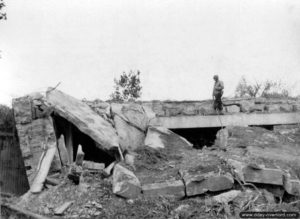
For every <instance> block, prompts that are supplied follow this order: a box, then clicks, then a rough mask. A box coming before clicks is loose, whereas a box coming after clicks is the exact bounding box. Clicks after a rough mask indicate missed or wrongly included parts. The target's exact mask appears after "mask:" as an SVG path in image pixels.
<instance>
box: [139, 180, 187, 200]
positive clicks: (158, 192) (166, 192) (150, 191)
mask: <svg viewBox="0 0 300 219" xmlns="http://www.w3.org/2000/svg"><path fill="white" fill-rule="evenodd" d="M142 190H143V194H144V196H146V197H159V196H168V197H175V198H183V197H184V196H185V191H184V190H185V187H184V184H183V182H182V181H181V180H173V181H165V182H160V183H151V184H146V185H143V186H142Z"/></svg>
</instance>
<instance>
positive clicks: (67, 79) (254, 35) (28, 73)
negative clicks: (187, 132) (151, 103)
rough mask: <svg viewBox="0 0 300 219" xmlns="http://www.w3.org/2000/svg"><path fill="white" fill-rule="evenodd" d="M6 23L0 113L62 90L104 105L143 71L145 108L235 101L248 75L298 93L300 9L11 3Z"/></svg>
mask: <svg viewBox="0 0 300 219" xmlns="http://www.w3.org/2000/svg"><path fill="white" fill-rule="evenodd" d="M6 4H7V6H6V12H7V17H8V20H7V21H0V50H1V53H0V54H1V59H0V74H1V78H0V80H1V84H0V103H5V104H10V102H11V99H12V98H15V97H18V96H22V95H25V94H27V93H31V92H34V91H44V90H45V89H46V88H47V87H48V86H55V85H56V84H57V83H58V82H61V85H60V86H59V89H61V90H62V91H64V92H67V93H69V94H70V95H73V96H75V97H77V98H80V99H81V98H84V97H85V98H87V99H95V98H100V99H103V100H106V99H108V97H109V94H110V93H111V92H112V90H113V79H114V78H115V77H118V76H119V75H120V74H121V73H122V72H123V71H129V70H130V69H133V70H136V69H139V70H140V71H141V80H142V86H143V94H142V99H144V100H151V99H160V100H165V99H171V100H184V99H185V100H197V99H198V100H201V99H208V98H211V92H212V86H213V79H212V77H213V75H214V74H219V76H220V78H221V80H223V81H224V83H225V94H224V95H225V96H233V95H234V90H235V87H236V85H237V83H238V81H239V79H240V78H241V76H242V75H245V76H246V77H247V78H248V79H249V80H252V81H254V80H256V81H263V80H266V79H272V80H282V81H283V82H284V83H286V84H287V85H288V86H289V87H290V88H291V91H292V92H293V94H299V93H300V1H298V0H281V1H279V0H276V1H275V0H272V1H270V0H223V1H218V0H202V1H201V0H188V1H187V0H126V1H125V0H107V1H100V0H88V1H82V0H81V1H77V0H61V1H57V0H55V1H53V0H31V1H23V0H13V1H6Z"/></svg>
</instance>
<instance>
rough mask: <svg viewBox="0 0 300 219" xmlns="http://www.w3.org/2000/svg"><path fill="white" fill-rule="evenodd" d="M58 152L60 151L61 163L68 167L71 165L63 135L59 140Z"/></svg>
mask: <svg viewBox="0 0 300 219" xmlns="http://www.w3.org/2000/svg"><path fill="white" fill-rule="evenodd" d="M58 150H59V154H60V157H59V158H60V159H61V162H62V164H63V165H64V166H67V165H68V164H69V158H68V157H69V155H68V151H67V148H66V145H65V138H64V136H63V135H61V136H60V138H59V139H58Z"/></svg>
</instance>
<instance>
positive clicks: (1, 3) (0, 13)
mask: <svg viewBox="0 0 300 219" xmlns="http://www.w3.org/2000/svg"><path fill="white" fill-rule="evenodd" d="M4 7H5V4H4V1H3V0H0V20H6V19H7V18H6V13H5V12H3V8H4Z"/></svg>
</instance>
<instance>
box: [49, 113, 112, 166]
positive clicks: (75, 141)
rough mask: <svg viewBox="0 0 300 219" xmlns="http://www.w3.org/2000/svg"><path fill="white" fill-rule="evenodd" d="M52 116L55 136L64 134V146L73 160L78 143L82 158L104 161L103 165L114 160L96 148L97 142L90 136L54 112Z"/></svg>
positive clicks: (98, 161) (58, 136)
mask: <svg viewBox="0 0 300 219" xmlns="http://www.w3.org/2000/svg"><path fill="white" fill-rule="evenodd" d="M52 118H53V121H54V127H55V134H56V137H57V138H58V139H59V138H60V136H61V135H63V136H64V139H65V145H66V148H67V150H68V152H69V154H72V158H73V161H75V158H76V153H77V149H78V146H79V145H81V146H82V151H83V152H84V160H88V161H93V162H97V163H104V164H105V166H107V165H109V164H110V163H112V162H113V161H115V158H114V157H113V156H111V155H110V154H108V153H107V152H105V151H103V150H101V149H100V148H98V147H97V146H96V144H97V143H96V142H95V141H94V140H93V139H92V138H91V137H90V136H88V135H86V134H84V133H83V132H81V131H80V130H79V129H78V128H77V127H76V126H75V125H73V124H72V123H70V122H69V121H68V120H66V119H65V118H63V117H61V116H59V115H58V114H56V113H55V114H54V115H52ZM68 148H71V149H68Z"/></svg>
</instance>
